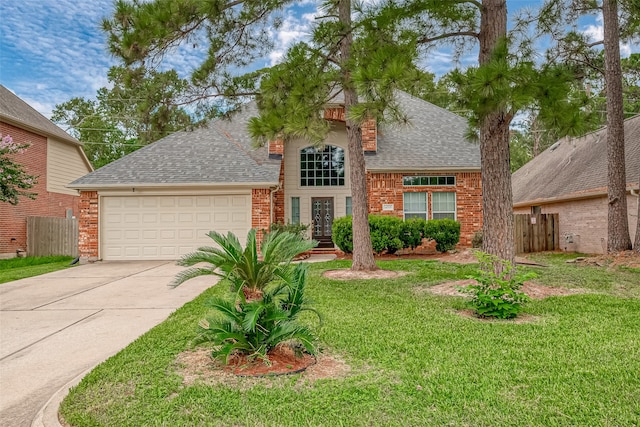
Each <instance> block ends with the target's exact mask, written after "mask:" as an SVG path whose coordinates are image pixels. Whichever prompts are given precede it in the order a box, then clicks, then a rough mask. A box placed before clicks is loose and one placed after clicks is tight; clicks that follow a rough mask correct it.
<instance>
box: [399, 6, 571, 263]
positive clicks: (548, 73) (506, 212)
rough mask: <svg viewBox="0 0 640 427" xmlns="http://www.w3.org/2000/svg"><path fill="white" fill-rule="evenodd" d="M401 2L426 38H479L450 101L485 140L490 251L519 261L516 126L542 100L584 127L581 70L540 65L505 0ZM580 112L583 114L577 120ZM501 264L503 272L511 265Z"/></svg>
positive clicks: (420, 37)
mask: <svg viewBox="0 0 640 427" xmlns="http://www.w3.org/2000/svg"><path fill="white" fill-rule="evenodd" d="M394 4H395V3H394ZM396 8H397V9H399V11H398V10H397V9H396V11H395V12H394V13H400V14H401V15H402V14H404V16H405V17H406V19H407V20H408V21H409V22H410V24H409V25H407V26H410V27H412V28H416V30H415V43H417V44H418V45H425V46H433V45H434V43H442V42H443V41H449V42H450V43H452V44H453V45H454V47H460V46H468V43H467V41H469V40H471V41H475V42H477V46H478V49H479V54H478V66H477V67H470V68H467V69H466V70H464V71H459V70H455V71H454V72H452V73H451V74H450V76H448V82H450V83H453V87H454V88H455V89H454V90H453V92H454V93H455V94H456V95H457V96H456V97H455V98H454V99H453V102H451V103H450V105H452V106H453V107H454V108H456V109H460V110H463V111H466V112H467V113H466V114H465V115H466V116H467V117H468V118H469V120H470V125H471V129H470V130H471V131H470V134H469V136H470V137H472V138H473V137H476V138H478V139H479V141H480V153H481V167H482V183H483V235H484V239H483V250H484V251H485V252H488V253H490V254H492V255H496V256H497V257H498V258H496V259H502V260H506V261H509V262H511V263H513V260H514V257H515V254H514V241H513V213H512V212H513V207H512V193H511V173H510V153H509V134H510V129H509V127H510V124H511V122H512V120H513V118H514V116H515V114H516V113H517V112H519V111H522V110H524V109H526V108H531V107H532V106H537V108H538V109H540V110H544V111H555V112H556V114H557V113H559V112H562V114H557V116H556V120H557V121H558V122H560V123H562V124H563V126H566V128H567V132H575V133H578V132H579V128H580V125H581V123H580V120H579V117H577V116H575V115H574V112H575V111H576V109H578V108H579V107H580V106H581V100H572V99H571V98H569V97H567V96H566V94H567V93H568V92H569V90H570V87H571V84H572V82H573V81H574V79H575V75H574V74H573V73H572V72H571V71H572V70H570V69H568V68H566V67H563V66H547V65H546V64H542V65H540V66H536V65H535V63H534V61H533V59H532V57H533V50H532V48H531V45H530V43H528V42H527V41H526V40H520V39H516V38H515V37H514V36H513V35H511V34H508V33H507V5H506V1H505V0H482V1H476V0H469V1H455V2H435V1H431V0H423V1H407V2H404V3H403V4H397V5H396ZM516 41H519V42H520V44H519V45H518V46H517V47H518V49H515V48H514V46H515V43H516ZM449 108H451V107H449ZM574 117H576V118H577V119H578V120H575V121H574V122H573V123H571V122H572V120H571V119H572V118H574ZM494 267H495V269H496V272H498V271H500V270H501V269H502V268H503V267H502V266H500V265H495V266H494Z"/></svg>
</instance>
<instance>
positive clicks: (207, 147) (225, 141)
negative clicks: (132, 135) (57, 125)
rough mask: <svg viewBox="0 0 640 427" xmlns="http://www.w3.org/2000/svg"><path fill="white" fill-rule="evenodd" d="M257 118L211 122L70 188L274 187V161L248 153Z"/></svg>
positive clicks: (246, 112) (248, 113) (263, 153)
mask: <svg viewBox="0 0 640 427" xmlns="http://www.w3.org/2000/svg"><path fill="white" fill-rule="evenodd" d="M256 114H257V109H256V108H255V106H254V104H249V105H247V106H246V107H245V108H244V109H243V110H242V111H241V112H238V113H237V114H235V115H234V116H233V117H232V119H231V120H225V119H216V120H211V121H209V122H208V123H207V125H206V126H204V127H200V128H196V129H195V130H193V131H181V132H176V133H174V134H171V135H169V136H167V137H165V138H162V139H160V140H158V141H156V142H154V143H153V144H150V145H147V146H146V147H143V148H141V149H139V150H137V151H134V152H133V153H131V154H129V155H127V156H125V157H123V158H121V159H118V160H116V161H115V162H112V163H109V164H108V165H106V166H104V167H102V168H100V169H98V170H96V171H94V172H92V173H90V174H88V175H85V176H84V177H82V178H80V179H77V180H76V181H74V182H72V183H71V184H69V187H71V188H92V187H108V186H128V185H131V186H134V185H135V186H144V185H162V184H167V185H175V184H185V185H186V184H200V185H202V184H233V183H273V184H275V183H277V182H278V175H279V165H280V162H279V161H274V160H269V159H268V155H267V148H264V147H263V148H260V149H253V148H252V147H251V138H250V136H249V134H248V132H247V130H246V123H247V121H248V120H249V118H250V117H252V116H255V115H256Z"/></svg>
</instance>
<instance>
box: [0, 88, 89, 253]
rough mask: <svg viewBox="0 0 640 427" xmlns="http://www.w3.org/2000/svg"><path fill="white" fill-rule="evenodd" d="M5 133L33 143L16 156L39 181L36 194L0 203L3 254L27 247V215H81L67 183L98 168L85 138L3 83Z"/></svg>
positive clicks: (0, 129) (0, 114)
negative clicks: (89, 156)
mask: <svg viewBox="0 0 640 427" xmlns="http://www.w3.org/2000/svg"><path fill="white" fill-rule="evenodd" d="M0 133H1V134H2V135H10V136H11V137H12V138H13V140H14V141H17V142H19V143H29V144H31V146H30V147H29V148H28V149H27V150H26V151H25V152H24V153H23V154H20V155H19V157H18V158H16V161H17V162H18V163H20V164H22V165H23V166H24V167H25V170H26V172H27V173H28V174H30V175H35V176H37V177H38V183H37V184H36V185H35V186H34V188H32V189H31V190H30V191H33V192H35V193H37V194H38V195H37V197H36V199H35V200H31V199H28V198H26V197H22V198H20V202H19V203H18V204H17V205H16V206H13V205H10V204H9V203H0V257H1V258H7V257H12V256H15V255H16V252H17V251H18V250H27V249H28V248H26V243H27V217H29V216H53V217H63V218H64V217H67V216H69V217H70V216H76V217H77V216H78V215H79V200H80V198H79V197H78V192H77V191H76V190H72V189H70V188H67V187H66V185H67V184H68V183H70V182H71V181H73V180H74V179H77V178H79V177H81V176H83V175H86V174H87V173H89V172H91V171H92V170H93V168H92V167H91V164H90V163H89V160H88V159H87V157H86V155H85V154H84V151H83V150H82V145H81V143H80V142H79V141H78V140H76V139H75V138H72V137H71V136H70V135H68V134H67V133H66V132H64V131H63V130H62V129H60V128H59V127H58V126H56V125H55V124H53V123H52V122H51V121H50V120H49V119H47V118H46V117H44V116H43V115H42V114H40V113H38V112H37V111H36V110H34V109H33V108H31V107H30V106H29V105H28V104H27V103H26V102H24V101H23V100H21V99H20V98H18V97H17V96H16V95H15V94H14V93H12V92H11V91H9V90H8V89H7V88H5V87H4V86H2V85H0Z"/></svg>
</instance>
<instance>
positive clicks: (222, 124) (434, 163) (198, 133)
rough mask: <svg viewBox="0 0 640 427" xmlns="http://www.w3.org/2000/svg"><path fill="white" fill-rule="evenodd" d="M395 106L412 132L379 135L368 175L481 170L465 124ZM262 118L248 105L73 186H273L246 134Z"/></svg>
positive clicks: (273, 176) (383, 130)
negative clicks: (405, 114)
mask: <svg viewBox="0 0 640 427" xmlns="http://www.w3.org/2000/svg"><path fill="white" fill-rule="evenodd" d="M398 100H399V102H400V105H401V107H402V108H403V109H404V111H406V112H408V114H409V117H410V124H409V125H407V126H381V127H380V130H379V135H380V136H379V141H378V152H377V154H375V155H371V156H366V165H367V168H368V169H369V170H425V171H427V170H440V169H443V170H444V169H446V170H455V169H458V170H460V169H462V170H480V150H479V147H478V145H476V144H472V143H469V142H467V141H466V140H465V138H464V133H465V130H466V127H467V121H466V120H465V119H463V118H462V117H459V116H457V115H455V114H453V113H450V112H449V111H446V110H444V109H442V108H439V107H436V106H435V105H433V104H430V103H428V102H425V101H422V100H420V99H418V98H414V97H412V96H410V95H408V94H406V93H403V92H400V93H399V94H398ZM257 115H258V110H257V107H256V105H255V103H249V104H247V105H246V106H245V107H244V108H243V109H242V111H240V112H238V113H236V114H234V115H233V116H232V117H231V118H230V119H228V120H226V119H215V120H212V121H210V122H209V123H208V125H207V126H206V127H202V128H197V129H196V130H194V131H183V132H177V133H175V134H172V135H169V136H167V137H165V138H163V139H160V140H158V141H156V142H154V143H153V144H151V145H148V146H146V147H143V148H141V149H140V150H138V151H135V152H133V153H132V154H129V155H128V156H126V157H123V158H121V159H119V160H117V161H115V162H113V163H110V164H108V165H106V166H104V167H102V168H100V169H98V170H97V171H95V172H93V173H91V174H89V175H86V176H84V177H82V178H80V179H78V180H76V181H74V182H72V183H71V184H70V185H69V186H70V187H71V188H92V187H107V186H125V185H132V186H133V185H136V186H141V185H161V184H167V185H173V184H231V183H272V184H275V183H277V182H278V179H279V172H280V161H279V160H270V159H269V156H268V149H267V147H262V148H259V149H255V148H253V146H252V139H251V137H250V135H249V133H248V131H247V124H248V121H249V119H250V118H251V117H254V116H257Z"/></svg>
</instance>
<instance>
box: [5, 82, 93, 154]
mask: <svg viewBox="0 0 640 427" xmlns="http://www.w3.org/2000/svg"><path fill="white" fill-rule="evenodd" d="M0 120H2V121H4V122H7V123H11V124H13V125H14V126H17V127H20V128H23V129H27V130H30V131H32V132H34V133H38V134H41V135H43V136H51V137H54V138H57V139H60V140H62V141H65V142H68V143H71V144H74V145H82V144H81V143H80V141H78V140H77V139H75V138H74V137H72V136H71V135H69V134H68V133H66V132H65V131H63V130H62V129H60V128H59V127H58V126H56V125H55V124H54V123H53V122H52V121H51V120H49V119H47V118H46V117H45V116H43V115H42V114H40V113H38V112H37V111H36V110H35V109H33V108H32V107H31V106H30V105H29V104H27V103H26V102H24V101H23V100H22V99H20V98H19V97H18V96H16V95H15V94H14V93H13V92H11V91H10V90H9V89H7V88H6V87H4V86H2V85H0Z"/></svg>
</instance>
